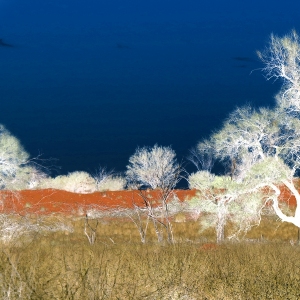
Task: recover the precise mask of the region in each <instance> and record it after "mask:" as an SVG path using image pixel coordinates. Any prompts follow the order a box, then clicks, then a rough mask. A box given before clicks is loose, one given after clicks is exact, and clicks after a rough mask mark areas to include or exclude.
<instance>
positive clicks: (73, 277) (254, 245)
mask: <svg viewBox="0 0 300 300" xmlns="http://www.w3.org/2000/svg"><path fill="white" fill-rule="evenodd" d="M49 218H50V217H49ZM90 221H91V222H95V220H90ZM44 222H45V223H46V220H44ZM54 222H56V220H54ZM66 222H69V225H72V226H73V230H74V231H73V232H72V233H70V232H69V231H67V230H66V231H61V232H49V231H47V230H45V231H43V230H40V231H39V232H37V233H35V234H34V235H32V236H28V235H27V236H23V237H21V238H18V239H17V240H16V241H15V242H13V243H8V244H7V243H6V244H5V243H1V252H0V266H1V267H0V278H1V281H0V282H1V283H0V295H1V298H2V299H189V300H190V299H299V296H300V281H299V278H300V268H299V258H300V248H299V247H298V246H293V245H291V243H290V240H291V239H292V238H294V239H296V238H297V230H295V226H293V225H291V224H288V223H281V224H278V223H277V222H276V220H274V219H273V218H270V219H265V220H263V222H262V224H261V226H260V227H259V228H255V229H253V231H251V232H249V238H248V237H247V238H246V239H244V241H243V242H238V243H237V242H236V243H228V242H227V243H224V244H222V245H220V246H217V245H216V244H215V243H214V241H215V234H214V232H213V231H212V230H210V229H207V230H204V231H202V233H201V234H199V230H200V225H199V223H198V222H197V221H189V222H185V223H174V226H173V229H174V236H175V237H176V239H177V242H176V243H175V244H168V243H164V244H157V242H156V234H155V230H154V228H153V227H151V228H150V229H151V232H150V233H149V241H148V243H146V244H143V243H141V242H140V238H139V235H138V233H137V231H136V230H135V227H134V224H133V223H132V222H129V221H125V220H124V219H114V220H109V219H105V218H104V219H100V220H99V226H98V227H97V230H96V241H95V243H94V244H92V245H91V244H90V243H89V241H88V239H87V238H86V237H85V236H84V235H83V228H84V220H83V219H81V220H74V218H72V219H68V220H66ZM47 223H48V224H49V223H51V219H49V220H47ZM91 225H92V226H94V225H95V224H91ZM274 228H276V229H274ZM228 230H230V226H229V225H228V226H227V227H226V231H228Z"/></svg>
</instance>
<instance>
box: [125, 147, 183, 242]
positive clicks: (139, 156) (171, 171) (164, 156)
mask: <svg viewBox="0 0 300 300" xmlns="http://www.w3.org/2000/svg"><path fill="white" fill-rule="evenodd" d="M175 156H176V154H175V152H174V151H173V150H172V149H171V148H170V147H159V146H157V145H155V146H154V147H153V148H147V147H144V148H138V149H137V150H136V152H135V154H134V155H132V156H131V157H130V159H129V165H128V166H127V172H126V176H127V181H128V182H129V184H133V185H135V186H138V187H139V188H143V187H145V188H151V189H158V194H159V195H158V198H157V199H152V198H151V197H149V195H148V193H147V191H145V190H142V189H140V197H141V198H142V199H143V202H144V206H143V207H138V206H137V205H135V212H136V216H137V219H136V221H135V224H136V225H138V228H139V231H140V234H141V239H142V242H145V237H146V236H145V234H146V231H147V228H148V223H149V220H151V221H152V223H153V226H154V229H155V232H156V235H157V238H158V241H159V242H162V241H163V237H164V235H163V233H164V232H165V233H166V235H167V241H168V242H169V243H173V242H174V237H173V231H172V224H171V221H170V217H171V210H170V203H169V202H170V200H171V198H172V196H174V194H173V190H174V188H175V187H176V185H177V183H178V181H179V180H180V172H181V167H180V165H179V164H178V163H177V161H176V158H175ZM143 218H146V225H145V227H143Z"/></svg>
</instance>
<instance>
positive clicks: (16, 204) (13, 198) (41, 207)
mask: <svg viewBox="0 0 300 300" xmlns="http://www.w3.org/2000/svg"><path fill="white" fill-rule="evenodd" d="M174 192H175V194H176V195H177V197H178V198H179V200H180V201H185V200H188V199H190V198H192V197H194V196H195V195H196V190H175V191H174ZM143 193H145V195H146V196H147V197H148V198H150V199H153V203H154V205H155V199H159V196H160V191H158V190H149V191H143ZM134 205H138V206H143V205H144V202H143V198H142V197H141V195H140V193H139V191H136V190H132V191H126V190H125V191H116V192H111V191H107V192H95V193H92V194H76V193H71V192H67V191H62V190H54V189H45V190H23V191H20V192H10V191H0V213H18V214H21V215H27V214H36V213H38V214H43V215H44V214H52V213H64V214H71V215H83V214H85V212H86V210H88V209H92V208H98V209H103V210H104V209H114V208H115V209H118V208H133V207H134Z"/></svg>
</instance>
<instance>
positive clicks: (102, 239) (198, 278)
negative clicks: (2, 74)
mask: <svg viewBox="0 0 300 300" xmlns="http://www.w3.org/2000/svg"><path fill="white" fill-rule="evenodd" d="M258 56H259V57H260V59H261V60H262V61H263V63H264V64H265V67H264V68H263V71H264V73H265V75H266V78H267V79H271V78H274V79H281V80H282V82H283V85H282V88H281V90H280V91H279V93H278V95H277V96H276V105H275V107H274V108H273V109H270V108H258V109H254V108H252V107H250V106H245V107H239V108H237V109H236V110H235V111H234V112H233V113H231V114H230V115H229V117H228V119H227V120H225V122H224V124H223V127H222V128H221V129H220V130H218V131H215V132H214V133H213V134H212V135H211V136H210V137H209V138H207V139H204V140H202V141H201V142H199V143H198V145H197V146H196V147H194V148H193V149H192V150H191V155H190V157H189V159H190V161H192V162H193V163H194V164H195V166H196V168H197V171H196V172H195V173H192V174H186V172H185V171H184V170H183V168H182V165H181V164H180V163H178V162H177V160H176V154H175V152H174V151H173V150H172V149H171V148H170V147H162V146H158V145H154V147H152V148H151V147H143V148H138V149H137V150H136V152H135V153H134V154H133V155H132V156H131V157H130V158H129V164H128V166H127V171H126V172H125V174H124V176H122V175H120V174H114V173H113V172H107V171H106V170H105V169H103V168H100V169H99V171H98V172H97V173H96V174H95V175H91V174H88V173H86V172H81V171H77V172H73V173H70V174H68V175H62V176H57V177H55V178H52V177H50V176H49V174H48V172H47V169H46V168H44V167H43V166H42V164H40V163H39V160H38V159H37V158H36V159H30V158H29V155H28V154H27V153H26V152H25V150H24V149H23V148H22V146H21V144H20V143H19V141H18V140H17V139H16V138H15V137H13V136H12V135H11V134H10V133H9V132H8V131H7V130H6V129H5V128H4V126H2V125H1V127H0V188H1V189H2V190H10V191H14V192H15V193H16V194H17V192H18V190H22V189H46V188H51V189H62V190H66V191H70V192H73V193H80V194H87V193H94V192H97V191H117V190H123V189H125V188H127V189H137V190H138V191H139V197H140V199H141V201H140V202H139V204H138V203H135V202H134V200H133V201H132V207H131V208H122V207H121V206H120V207H113V208H112V207H111V208H105V209H104V208H101V207H100V206H99V207H98V208H97V209H93V210H92V211H87V212H86V214H85V215H84V216H81V217H79V216H65V215H64V216H60V215H50V216H49V215H48V216H42V215H16V214H15V215H13V214H12V215H5V214H1V215H0V216H1V217H0V234H1V239H0V247H1V252H0V295H1V296H0V297H1V298H2V299H299V298H300V281H299V279H300V265H299V263H298V262H299V258H300V248H299V245H300V234H299V232H300V193H299V190H300V189H299V180H298V179H297V176H299V171H300V41H299V37H298V35H297V33H296V32H295V31H292V32H291V33H290V34H289V35H286V36H284V37H277V36H274V35H272V36H271V38H270V43H269V45H268V46H267V48H266V49H265V50H264V51H262V52H258ZM214 162H218V164H221V165H222V166H223V169H224V172H223V173H222V174H214V173H213V172H212V170H213V164H214ZM183 179H186V180H187V181H188V184H189V187H190V188H191V189H196V190H197V194H196V196H195V197H194V198H193V199H191V200H189V201H184V202H180V201H179V200H178V198H176V194H175V193H174V189H175V188H176V185H177V184H178V182H179V181H180V180H183ZM149 190H155V191H157V197H156V198H155V199H153V198H152V197H151V195H150V193H149V192H148V191H149ZM287 194H288V195H289V197H292V198H293V199H294V200H295V201H294V202H295V205H294V206H291V205H288V202H284V201H282V199H283V198H284V197H285V195H287ZM5 203H6V202H5V201H4V200H3V199H1V201H0V205H1V206H2V207H4V205H5Z"/></svg>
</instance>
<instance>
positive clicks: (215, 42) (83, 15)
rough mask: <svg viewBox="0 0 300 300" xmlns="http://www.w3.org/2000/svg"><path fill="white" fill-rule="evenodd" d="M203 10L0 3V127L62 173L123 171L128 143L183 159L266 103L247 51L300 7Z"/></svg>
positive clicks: (266, 89)
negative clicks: (244, 109) (242, 111)
mask: <svg viewBox="0 0 300 300" xmlns="http://www.w3.org/2000/svg"><path fill="white" fill-rule="evenodd" d="M146 2H147V3H146ZM202 2H207V1H199V0H197V1H196V0H195V1H191V0H190V1H188V0H185V1H174V0H173V1H155V0H152V1H138V0H131V1H126V0H122V1H121V0H120V1H114V0H110V1H100V0H97V1H96V0H87V1H82V0H81V1H75V0H72V1H71V0H52V1H48V0H43V1H40V0H39V1H38V0H36V1H34V0H27V1H21V0H14V1H8V0H2V1H0V38H2V39H3V41H4V42H6V43H8V44H11V45H13V46H14V47H3V46H2V47H0V54H1V58H0V62H1V64H0V66H1V69H0V99H1V109H0V123H2V124H4V125H5V126H6V127H7V128H8V129H9V130H10V131H11V132H12V133H13V134H14V135H16V136H17V137H18V138H19V139H20V140H21V142H22V144H23V145H24V147H25V148H26V150H27V151H28V152H29V153H30V154H31V155H32V156H36V155H38V153H40V152H41V153H43V154H44V157H45V158H49V157H53V158H57V159H59V161H58V163H57V164H58V165H59V166H61V167H62V168H61V173H62V174H66V173H68V172H71V171H75V170H84V171H88V172H94V171H95V170H96V169H97V168H98V167H99V166H107V167H108V168H109V169H112V168H114V169H115V170H116V171H124V170H125V169H126V165H127V163H128V159H129V157H130V155H132V154H133V153H134V151H135V149H136V147H137V146H145V145H149V146H153V145H154V144H155V143H157V144H159V145H165V146H169V145H171V146H172V147H173V149H174V150H175V151H176V153H177V155H178V158H179V160H182V159H184V158H185V157H186V155H187V154H188V150H189V149H190V148H191V147H192V146H195V145H196V143H197V142H198V141H199V140H201V139H202V138H204V137H208V136H209V135H210V133H211V132H212V131H213V130H216V129H218V128H220V126H221V125H222V122H223V120H224V118H225V117H226V116H227V115H228V113H229V112H231V111H232V110H233V109H234V108H235V107H236V106H242V105H245V104H249V103H250V104H252V105H253V106H272V105H274V99H273V97H274V95H275V94H276V92H277V91H278V89H279V88H280V82H276V83H273V82H267V81H266V80H265V79H264V77H263V76H262V73H261V72H260V71H259V70H256V69H258V68H261V67H262V66H263V65H262V64H261V63H260V62H259V61H258V59H257V57H256V54H255V51H256V50H261V49H263V48H264V47H265V45H266V43H267V40H268V37H269V35H270V34H271V32H274V33H275V34H279V35H282V34H285V33H287V32H289V31H290V30H291V29H292V28H295V29H296V30H298V31H300V2H299V3H298V2H297V1H285V3H282V1H264V2H263V3H261V2H262V1H244V2H241V1H229V2H230V3H228V1H221V0H219V1H214V2H212V1H211V4H206V5H204V4H202ZM252 70H256V71H253V72H252V73H251V71H252Z"/></svg>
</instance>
